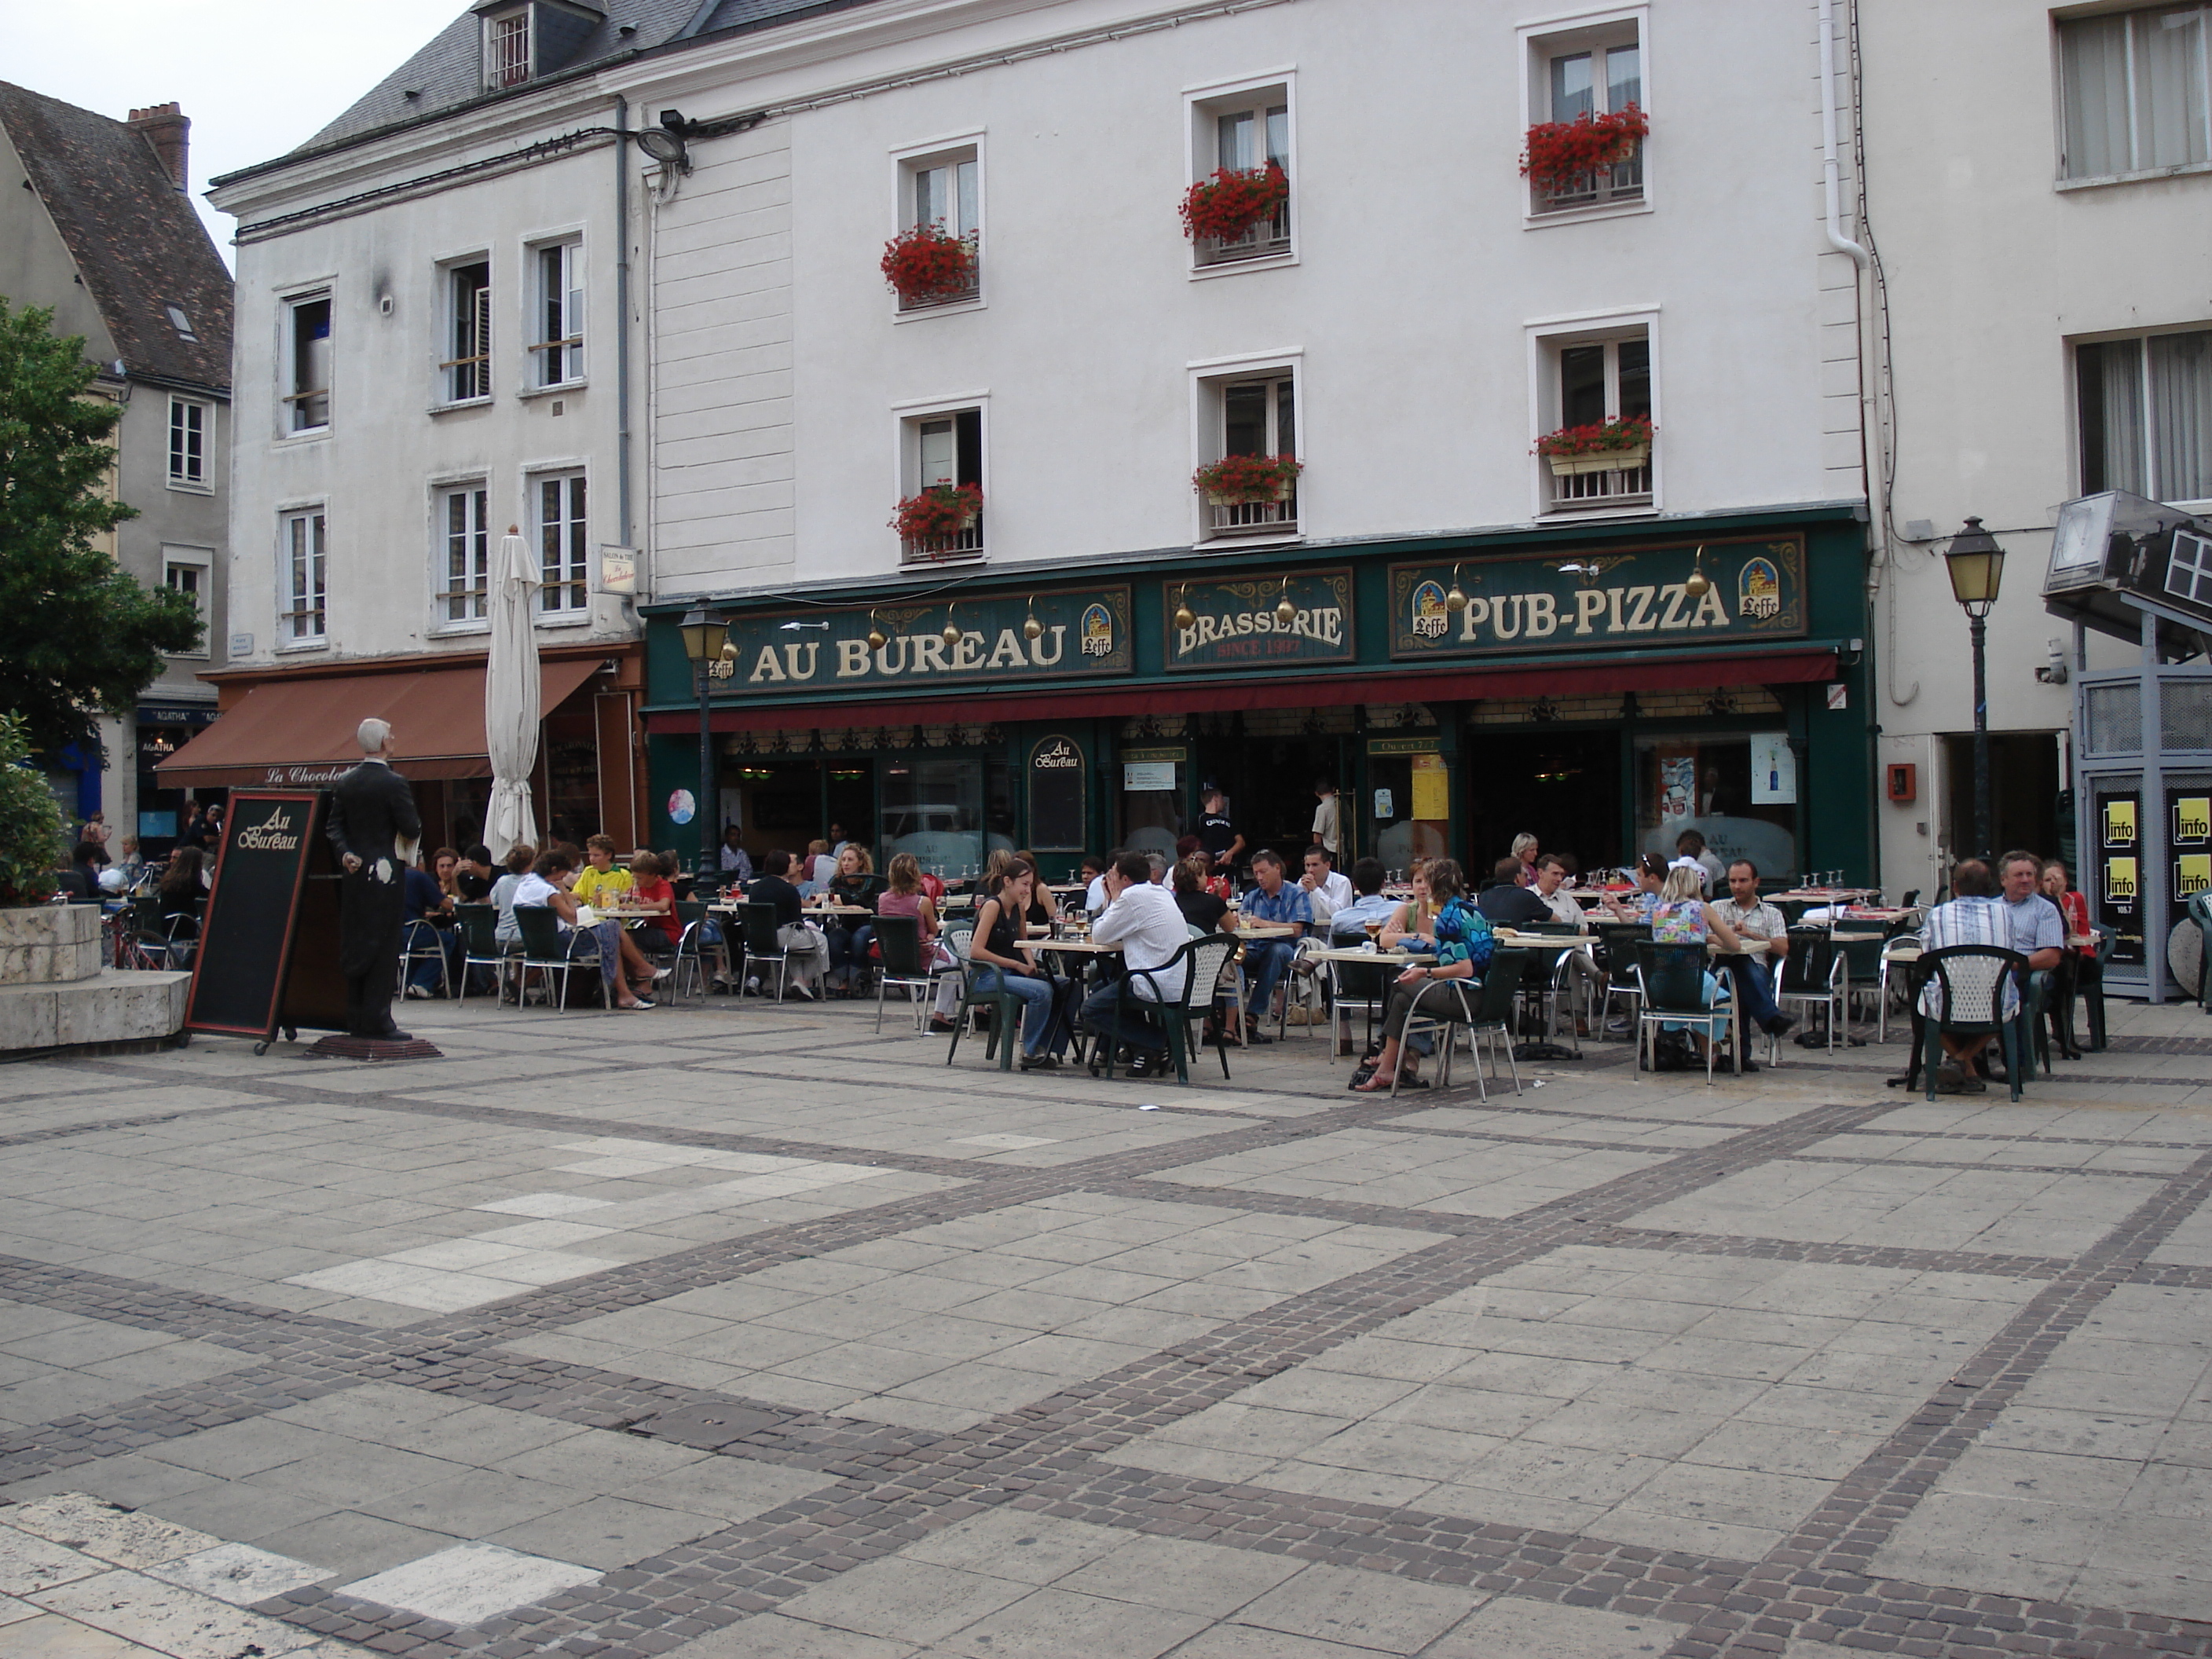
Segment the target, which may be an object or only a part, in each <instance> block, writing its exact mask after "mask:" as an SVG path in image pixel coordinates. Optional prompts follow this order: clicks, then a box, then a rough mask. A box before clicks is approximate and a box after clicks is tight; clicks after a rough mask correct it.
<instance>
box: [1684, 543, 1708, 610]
mask: <svg viewBox="0 0 2212 1659" xmlns="http://www.w3.org/2000/svg"><path fill="white" fill-rule="evenodd" d="M1712 591H1713V581H1712V578H1711V577H1710V576H1708V575H1706V574H1705V549H1704V548H1702V547H1700V548H1699V550H1698V556H1697V561H1696V562H1695V563H1693V564H1692V565H1691V567H1690V574H1688V575H1687V576H1685V577H1684V578H1683V579H1682V592H1685V593H1686V594H1688V595H1689V596H1690V597H1691V598H1692V599H1704V598H1705V595H1706V594H1708V593H1710V592H1712Z"/></svg>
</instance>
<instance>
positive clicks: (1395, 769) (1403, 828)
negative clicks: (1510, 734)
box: [1358, 737, 1452, 881]
mask: <svg viewBox="0 0 2212 1659" xmlns="http://www.w3.org/2000/svg"><path fill="white" fill-rule="evenodd" d="M1451 778H1452V772H1451V764H1450V762H1449V760H1448V759H1447V758H1446V757H1445V756H1444V754H1443V744H1442V742H1441V741H1440V740H1439V739H1438V738H1433V737H1424V738H1368V740H1367V785H1366V787H1365V788H1364V790H1363V791H1362V792H1361V799H1360V801H1359V808H1360V811H1359V815H1358V816H1359V822H1360V825H1361V828H1362V829H1364V832H1365V833H1364V835H1362V836H1361V837H1360V842H1359V847H1360V850H1361V851H1362V852H1363V853H1370V854H1373V855H1374V856H1375V857H1376V858H1378V859H1380V860H1383V869H1384V870H1385V871H1388V872H1391V874H1390V879H1392V880H1394V881H1395V880H1401V879H1403V878H1404V872H1407V870H1410V869H1411V868H1412V867H1413V860H1416V859H1437V858H1443V856H1444V855H1445V854H1448V853H1449V851H1450V850H1451Z"/></svg>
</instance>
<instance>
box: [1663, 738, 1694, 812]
mask: <svg viewBox="0 0 2212 1659" xmlns="http://www.w3.org/2000/svg"><path fill="white" fill-rule="evenodd" d="M1658 761H1659V822H1660V823H1662V825H1664V824H1667V823H1673V822H1674V821H1676V820H1679V819H1681V818H1686V817H1693V816H1695V814H1696V812H1697V810H1698V753H1697V750H1694V749H1692V750H1680V751H1677V752H1675V753H1673V754H1668V753H1663V752H1662V754H1661V755H1660V756H1659V757H1658Z"/></svg>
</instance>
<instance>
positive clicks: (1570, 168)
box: [1521, 104, 1651, 190]
mask: <svg viewBox="0 0 2212 1659" xmlns="http://www.w3.org/2000/svg"><path fill="white" fill-rule="evenodd" d="M1650 131H1651V123H1650V121H1649V120H1647V119H1646V118H1644V112H1643V111H1642V110H1640V109H1638V107H1637V106H1635V105H1633V104H1626V105H1623V106H1621V107H1620V109H1617V110H1615V111H1614V112H1613V113H1611V114H1610V115H1595V116H1593V115H1577V117H1576V118H1574V119H1573V120H1571V121H1541V122H1539V123H1537V125H1534V126H1533V127H1530V128H1529V129H1528V148H1527V149H1525V150H1523V151H1522V155H1521V173H1522V177H1523V178H1525V179H1529V180H1530V181H1531V182H1532V183H1534V185H1536V186H1537V187H1538V188H1539V189H1541V190H1559V189H1563V188H1565V187H1566V186H1568V185H1571V184H1572V183H1573V182H1574V181H1575V180H1576V179H1577V178H1579V177H1581V176H1582V175H1583V174H1584V173H1595V172H1596V171H1597V170H1598V169H1599V168H1600V167H1612V166H1613V164H1614V163H1615V162H1619V161H1626V160H1627V159H1628V158H1629V157H1630V156H1632V155H1635V154H1636V146H1637V145H1638V143H1640V142H1642V140H1643V139H1644V137H1646V136H1647V135H1648V134H1649V133H1650Z"/></svg>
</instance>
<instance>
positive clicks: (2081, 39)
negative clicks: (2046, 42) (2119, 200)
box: [2058, 5, 2212, 179]
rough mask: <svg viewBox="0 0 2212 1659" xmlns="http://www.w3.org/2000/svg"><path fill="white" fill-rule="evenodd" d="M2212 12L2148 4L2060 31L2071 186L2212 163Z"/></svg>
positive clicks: (2071, 23)
mask: <svg viewBox="0 0 2212 1659" xmlns="http://www.w3.org/2000/svg"><path fill="white" fill-rule="evenodd" d="M2208 52H2212V5H2185V6H2149V7H2146V8H2144V9H2142V10H2141V11H2128V12H2119V13H2115V14H2112V15H2106V16H2102V17H2082V18H2076V19H2073V20H2070V21H2064V22H2062V23H2060V24H2059V26H2058V70H2059V79H2060V82H2061V84H2062V87H2063V103H2064V106H2065V118H2066V155H2065V158H2064V165H2063V168H2062V174H2063V177H2065V178H2068V179H2102V178H2110V177H2112V176H2113V175H2115V174H2118V173H2144V172H2149V171H2153V170H2154V169H2156V168H2160V167H2186V166H2188V165H2190V164H2191V163H2192V162H2202V161H2212V98H2208V97H2207V86H2208V82H2212V75H2208V64H2207V53H2208Z"/></svg>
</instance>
